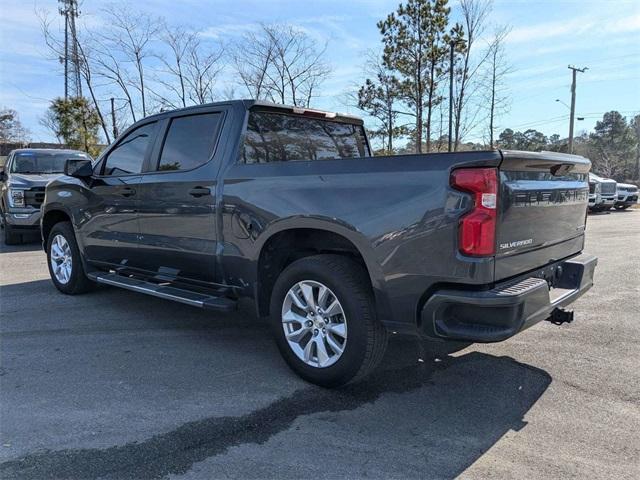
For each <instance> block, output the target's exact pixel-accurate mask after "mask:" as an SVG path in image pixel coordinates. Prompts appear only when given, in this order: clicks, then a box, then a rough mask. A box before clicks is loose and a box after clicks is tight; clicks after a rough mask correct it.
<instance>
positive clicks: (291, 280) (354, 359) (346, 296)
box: [270, 255, 388, 387]
mask: <svg viewBox="0 0 640 480" xmlns="http://www.w3.org/2000/svg"><path fill="white" fill-rule="evenodd" d="M304 280H307V281H308V280H311V281H316V282H320V283H322V284H324V285H325V286H327V287H329V289H330V290H331V291H332V292H333V293H334V294H335V296H336V297H337V298H338V300H339V302H340V304H341V305H342V308H343V309H344V313H345V316H346V318H347V328H348V339H347V341H346V344H345V348H344V352H343V353H342V355H341V356H340V358H339V359H338V360H337V361H336V362H335V363H334V364H332V365H330V366H328V367H325V368H318V367H314V366H310V365H307V364H306V363H305V362H304V361H302V360H301V359H300V358H298V356H297V355H296V354H295V353H294V352H293V350H292V349H291V347H290V346H289V343H288V342H287V339H286V337H285V334H284V330H283V327H282V318H281V315H282V305H283V301H284V298H285V295H286V294H287V292H288V291H289V289H290V288H292V287H293V286H294V285H295V284H296V283H298V282H301V281H304ZM270 323H271V327H272V330H273V333H274V335H275V339H276V343H277V345H278V348H279V350H280V353H281V354H282V356H283V357H284V359H285V361H286V362H287V364H288V365H289V367H290V368H291V369H292V370H293V371H294V372H296V373H297V374H298V375H300V376H301V377H302V378H303V379H305V380H307V381H308V382H311V383H315V384H316V385H320V386H323V387H337V386H340V385H344V384H346V383H349V382H352V381H357V380H360V379H362V378H363V377H365V376H366V375H368V374H369V373H370V372H371V371H372V370H374V369H375V367H376V366H377V365H378V363H379V362H380V360H381V359H382V357H383V355H384V352H385V350H386V347H387V340H388V337H387V330H386V329H385V327H384V326H383V325H382V324H381V323H380V322H379V321H378V319H377V317H376V309H375V302H374V298H373V292H372V290H371V285H370V283H369V277H368V274H367V272H366V271H365V270H364V269H363V268H362V267H361V266H360V265H358V264H357V263H356V262H354V261H352V260H351V259H349V258H347V257H345V256H341V255H315V256H312V257H306V258H302V259H300V260H297V261H295V262H293V263H292V264H291V265H289V266H288V267H287V268H286V269H285V270H284V271H283V272H282V273H281V274H280V276H279V277H278V279H277V280H276V283H275V285H274V288H273V292H272V295H271V316H270Z"/></svg>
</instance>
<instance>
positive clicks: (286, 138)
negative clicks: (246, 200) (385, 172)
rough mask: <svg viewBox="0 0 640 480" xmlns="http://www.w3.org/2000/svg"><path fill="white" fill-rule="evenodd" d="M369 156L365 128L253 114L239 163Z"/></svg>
mask: <svg viewBox="0 0 640 480" xmlns="http://www.w3.org/2000/svg"><path fill="white" fill-rule="evenodd" d="M368 156H370V151H369V145H368V144H367V141H366V136H365V132H364V127H363V126H362V125H360V124H357V123H349V122H343V121H336V120H331V119H325V118H316V117H311V116H304V115H299V114H289V113H286V112H276V111H261V110H255V111H254V110H252V111H250V112H249V119H248V122H247V130H246V133H245V136H244V142H243V146H242V149H241V151H240V162H242V163H247V164H252V163H270V162H287V161H313V160H328V159H346V158H363V157H368Z"/></svg>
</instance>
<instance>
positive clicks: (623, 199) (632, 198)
mask: <svg viewBox="0 0 640 480" xmlns="http://www.w3.org/2000/svg"><path fill="white" fill-rule="evenodd" d="M636 203H638V187H636V186H635V185H631V184H629V183H618V186H617V188H616V203H615V204H614V207H615V208H616V210H625V209H627V208H629V207H630V206H631V205H635V204H636Z"/></svg>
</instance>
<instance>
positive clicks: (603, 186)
mask: <svg viewBox="0 0 640 480" xmlns="http://www.w3.org/2000/svg"><path fill="white" fill-rule="evenodd" d="M616 185H617V183H616V181H615V180H612V179H610V178H603V177H599V176H598V175H595V174H594V173H589V210H590V211H592V212H603V211H606V210H609V209H610V208H611V207H613V206H614V204H615V203H616V198H617V197H616V195H617V194H616Z"/></svg>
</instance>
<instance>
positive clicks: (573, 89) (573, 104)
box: [568, 65, 588, 153]
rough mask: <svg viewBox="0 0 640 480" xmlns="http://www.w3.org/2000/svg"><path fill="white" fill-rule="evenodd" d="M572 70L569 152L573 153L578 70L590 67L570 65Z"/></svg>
mask: <svg viewBox="0 0 640 480" xmlns="http://www.w3.org/2000/svg"><path fill="white" fill-rule="evenodd" d="M568 68H569V70H571V75H572V81H571V116H570V117H569V153H573V120H574V116H575V114H576V72H580V73H584V72H585V70H587V69H588V67H584V68H577V67H572V66H571V65H569V67H568Z"/></svg>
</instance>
